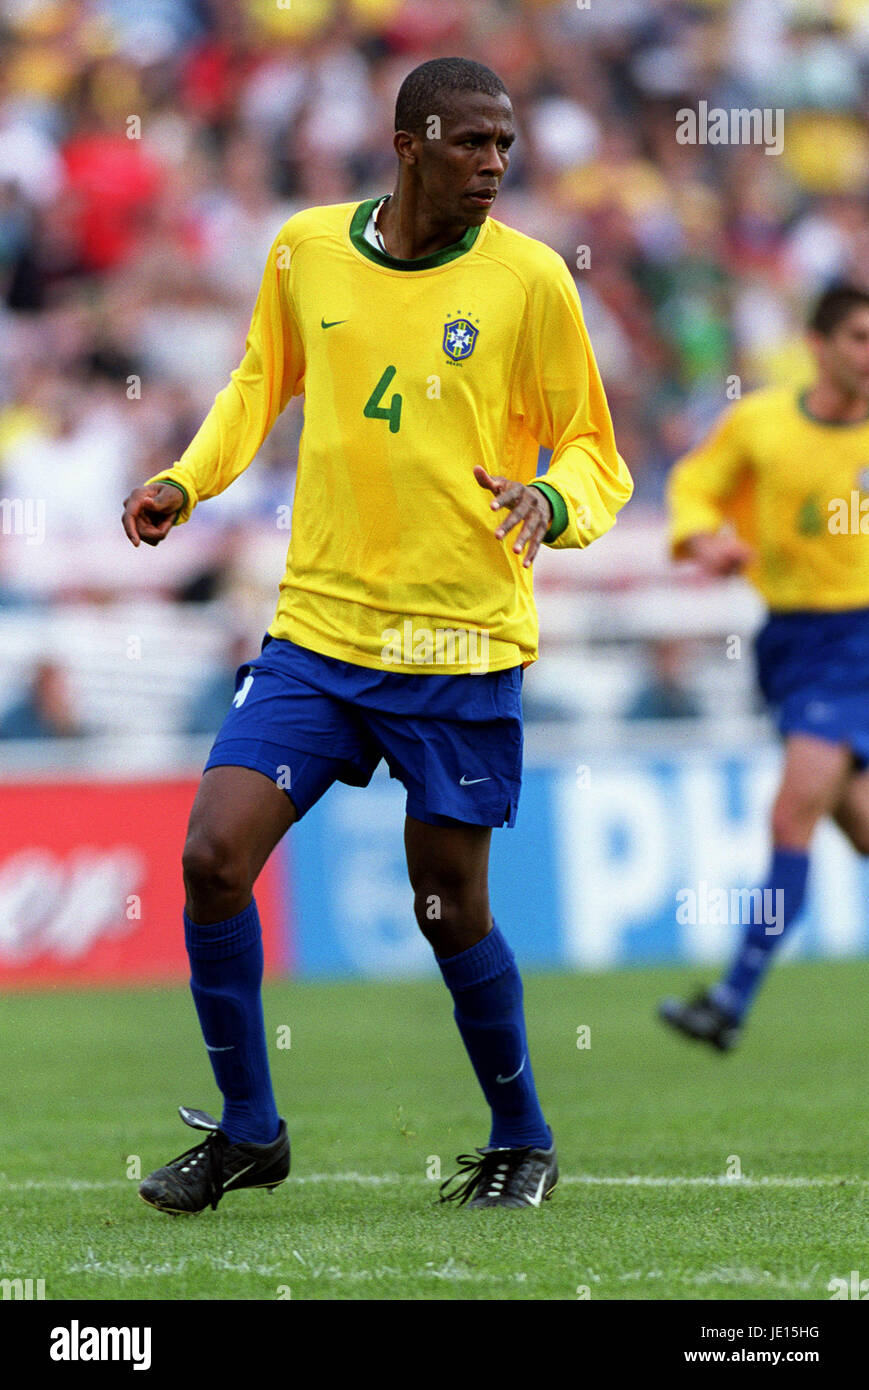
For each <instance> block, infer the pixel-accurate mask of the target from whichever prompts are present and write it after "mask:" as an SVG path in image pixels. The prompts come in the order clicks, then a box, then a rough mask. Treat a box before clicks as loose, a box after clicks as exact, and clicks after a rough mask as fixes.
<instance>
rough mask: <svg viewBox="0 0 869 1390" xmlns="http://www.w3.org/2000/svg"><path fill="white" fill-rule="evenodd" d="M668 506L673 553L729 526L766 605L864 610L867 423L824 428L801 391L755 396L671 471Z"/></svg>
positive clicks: (868, 533) (868, 536) (868, 525)
mask: <svg viewBox="0 0 869 1390" xmlns="http://www.w3.org/2000/svg"><path fill="white" fill-rule="evenodd" d="M669 503H670V511H671V541H672V545H673V550H674V553H677V554H678V551H679V547H680V545H681V544H682V542H684V541H685V540H686V539H687V538H688V537H689V536H694V535H698V534H700V533H702V532H710V531H717V530H718V529H719V527H720V526H721V525H722V523H724V522H726V521H730V522H732V523H733V525H734V526H735V528H736V530H737V531H738V533H739V534H740V536H741V537H742V539H743V540H744V541H745V542H746V543H747V544H748V545H750V546H751V547H752V549H753V550H754V552H755V561H754V563H753V564H752V565H751V566H750V568H749V569H748V571H747V575H748V578H749V579H750V580H751V581H752V582H753V583H754V584H755V586H756V587H757V589H758V590H759V591H760V593H761V594H762V595H763V597H764V598H765V599H766V602H767V603H768V604H769V606H770V608H772V609H776V610H780V611H781V610H791V609H803V608H810V609H821V610H823V609H844V608H863V607H866V606H867V605H869V419H867V420H865V421H863V422H861V423H860V424H855V425H829V424H823V423H822V422H821V421H819V420H814V419H813V418H812V417H811V416H810V415H809V414H808V412H807V409H806V404H805V399H804V393H802V392H797V391H793V390H790V389H788V388H779V387H776V388H775V389H774V390H765V391H755V392H753V393H752V394H751V395H749V396H746V397H745V398H744V400H742V401H739V402H738V403H737V404H736V405H734V406H733V407H732V408H731V409H730V410H729V411H728V412H727V413H726V414H725V415H724V416H723V417H722V419H721V420H720V421H719V423H718V426H717V427H716V429H715V430H714V431H713V433H712V434H711V436H710V437H709V438H708V439H707V440H706V441H705V442H704V443H703V444H701V445H700V446H699V448H697V449H694V450H693V451H692V452H691V453H690V454H687V455H686V456H685V458H683V459H681V460H680V462H679V463H678V464H677V465H676V466H675V468H674V469H673V471H672V473H671V474H670V481H669Z"/></svg>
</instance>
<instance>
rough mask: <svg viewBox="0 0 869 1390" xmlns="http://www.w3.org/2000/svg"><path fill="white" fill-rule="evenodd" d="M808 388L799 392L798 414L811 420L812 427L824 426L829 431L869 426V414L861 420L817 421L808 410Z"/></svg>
mask: <svg viewBox="0 0 869 1390" xmlns="http://www.w3.org/2000/svg"><path fill="white" fill-rule="evenodd" d="M810 389H811V388H810V387H806V389H805V391H801V392H800V395H799V407H800V413H801V414H803V415H805V417H806V419H807V420H811V422H812V424H813V425H826V426H827V427H828V428H829V429H831V430H853V429H856V427H857V426H858V425H865V424H869V412H867V414H866V415H864V416H863V419H862V420H819V419H818V417H817V415H813V414H812V412H811V411H810V410H809V406H808V398H809V390H810Z"/></svg>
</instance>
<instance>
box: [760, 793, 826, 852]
mask: <svg viewBox="0 0 869 1390" xmlns="http://www.w3.org/2000/svg"><path fill="white" fill-rule="evenodd" d="M822 815H823V807H820V806H816V805H815V804H814V803H812V802H793V801H789V800H787V801H785V800H779V801H777V802H776V803H775V805H774V807H773V809H772V819H771V828H772V838H773V844H775V845H778V846H780V847H785V848H788V849H808V847H809V843H810V841H811V838H812V835H813V834H814V831H815V827H816V825H817V824H818V821H819V820H820V818H821V816H822Z"/></svg>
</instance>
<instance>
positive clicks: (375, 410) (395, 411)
mask: <svg viewBox="0 0 869 1390" xmlns="http://www.w3.org/2000/svg"><path fill="white" fill-rule="evenodd" d="M394 376H395V368H394V367H387V368H386V371H385V372H384V373H383V376H382V377H381V378H380V380H379V381H378V383H377V385H376V386H375V388H374V390H373V391H372V392H371V395H370V396H369V397H368V400H367V401H366V402H365V409H364V410H363V411H362V414H363V415H364V416H365V417H366V419H368V420H388V421H389V432H390V434H398V431H399V429H400V428H401V400H402V398H401V396H399V394H398V392H396V393H395V395H394V396H393V397H392V400H391V401H390V402H389V408H388V409H384V407H383V406H382V405H380V401H381V400H382V399H383V396H384V394H385V392H386V390H387V388H388V386H389V384H390V382H391V381H392V378H393V377H394Z"/></svg>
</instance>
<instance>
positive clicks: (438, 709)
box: [205, 636, 522, 826]
mask: <svg viewBox="0 0 869 1390" xmlns="http://www.w3.org/2000/svg"><path fill="white" fill-rule="evenodd" d="M381 758H385V759H386V762H387V765H388V767H389V772H390V776H392V777H396V778H398V779H399V781H401V782H402V783H403V784H404V786H405V787H406V789H407V814H408V815H409V816H413V818H414V819H415V820H421V821H425V822H426V823H427V824H429V825H450V824H453V823H455V822H456V821H459V822H462V823H465V824H470V825H491V826H500V825H504V824H506V825H508V826H510V825H513V824H514V823H515V820H516V809H517V806H518V802H519V789H520V786H521V781H522V668H521V667H520V666H514V667H511V668H510V669H509V670H507V671H489V672H486V673H485V674H479V675H476V674H469V675H459V676H445V675H440V674H437V675H435V674H432V675H419V676H409V675H401V674H398V673H397V672H390V671H378V670H371V669H370V668H368V667H367V666H355V665H353V664H352V663H351V662H349V661H339V660H336V658H335V657H331V656H320V654H319V653H318V652H312V651H309V650H308V649H307V648H306V647H299V646H297V645H296V644H295V643H294V642H287V641H283V640H281V639H280V638H273V637H270V636H266V638H265V641H264V642H263V648H262V654H261V655H260V656H259V657H258V658H257V659H256V661H251V662H249V663H248V664H246V665H244V666H240V667H239V668H238V672H237V674H236V683H235V695H234V697H233V701H232V704H231V706H230V709H229V713H228V714H227V716H226V718H225V719H224V721H223V724H222V726H221V728H220V731H219V733H218V735H217V738H216V740H215V743H214V747H213V748H212V750H211V753H210V755H209V758H208V762H207V763H206V765H205V770H206V772H207V771H208V769H209V768H211V767H227V766H229V767H250V768H254V769H255V770H256V771H258V772H262V773H263V774H264V775H265V776H266V777H269V778H270V779H271V780H272V781H273V782H276V783H277V785H278V786H279V787H282V788H283V790H285V791H286V792H287V794H288V796H290V797H291V799H292V802H293V805H294V806H295V808H296V811H297V813H298V816H299V818H300V819H301V817H302V816H304V815H305V813H306V812H307V811H308V810H310V808H311V807H312V806H313V805H314V803H315V802H316V801H318V800H319V799H320V797H321V796H322V795H323V793H324V792H326V791H327V790H328V789H329V787H331V785H332V783H333V782H346V783H348V784H349V785H350V786H353V787H366V786H367V785H368V783H369V782H370V781H371V778H372V776H373V774H374V769H375V768H376V767H377V765H378V763H379V762H380V760H381Z"/></svg>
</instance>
